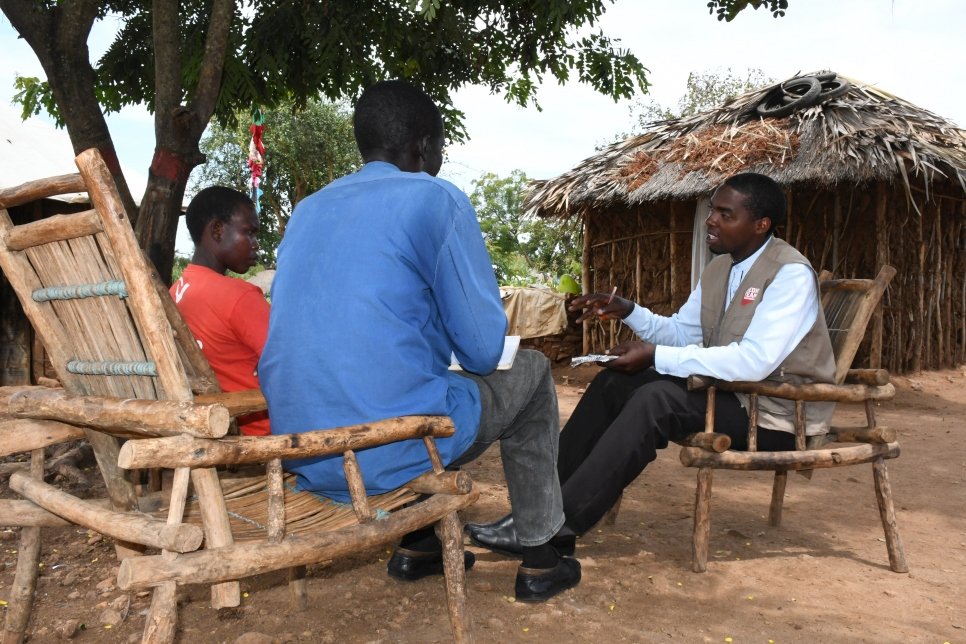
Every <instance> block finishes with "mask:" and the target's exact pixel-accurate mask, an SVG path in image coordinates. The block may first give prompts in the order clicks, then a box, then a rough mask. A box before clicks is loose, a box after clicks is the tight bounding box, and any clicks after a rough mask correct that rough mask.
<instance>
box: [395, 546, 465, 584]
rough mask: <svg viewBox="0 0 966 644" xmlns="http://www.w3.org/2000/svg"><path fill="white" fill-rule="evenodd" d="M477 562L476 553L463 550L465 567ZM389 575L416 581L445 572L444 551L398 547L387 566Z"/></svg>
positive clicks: (403, 579)
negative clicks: (421, 550) (422, 550)
mask: <svg viewBox="0 0 966 644" xmlns="http://www.w3.org/2000/svg"><path fill="white" fill-rule="evenodd" d="M474 563H476V555H474V554H473V553H472V552H466V551H464V552H463V567H464V569H466V570H469V569H470V568H472V567H473V564H474ZM387 570H388V572H389V576H390V577H392V578H393V579H398V580H400V581H416V580H417V579H422V578H423V577H428V576H429V575H442V574H443V553H442V552H419V551H417V550H409V549H407V548H396V550H395V552H393V553H392V557H390V558H389V565H388V566H387Z"/></svg>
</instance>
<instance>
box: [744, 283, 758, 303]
mask: <svg viewBox="0 0 966 644" xmlns="http://www.w3.org/2000/svg"><path fill="white" fill-rule="evenodd" d="M759 293H761V289H760V288H755V287H754V286H752V287H751V288H749V289H748V290H747V291H745V294H744V295H743V296H741V305H742V306H744V305H745V304H751V303H752V302H754V301H755V300H757V299H758V294H759Z"/></svg>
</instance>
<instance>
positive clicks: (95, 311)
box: [0, 150, 478, 642]
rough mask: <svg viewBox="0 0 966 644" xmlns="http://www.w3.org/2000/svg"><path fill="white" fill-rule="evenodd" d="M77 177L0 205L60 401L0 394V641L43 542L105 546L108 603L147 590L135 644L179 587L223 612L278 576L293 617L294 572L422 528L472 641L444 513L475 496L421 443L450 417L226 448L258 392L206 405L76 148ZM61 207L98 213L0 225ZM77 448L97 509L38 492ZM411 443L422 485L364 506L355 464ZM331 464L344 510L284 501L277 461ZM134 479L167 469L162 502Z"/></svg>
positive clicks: (105, 191) (456, 529) (16, 275)
mask: <svg viewBox="0 0 966 644" xmlns="http://www.w3.org/2000/svg"><path fill="white" fill-rule="evenodd" d="M76 162H77V166H78V168H79V169H80V174H78V175H65V176H60V177H52V178H49V179H44V180H40V181H35V182H31V183H28V184H24V185H21V186H18V187H15V188H9V189H5V190H0V268H2V270H3V272H4V274H5V275H6V277H7V279H8V280H9V281H10V283H11V285H12V286H13V287H14V289H15V290H16V292H17V294H18V297H19V299H20V301H21V304H22V306H23V308H24V311H25V312H26V314H27V316H28V317H29V319H30V321H31V323H32V324H33V326H34V328H35V330H36V332H37V334H38V335H39V337H40V338H41V340H42V341H43V343H44V345H45V347H46V349H47V352H48V354H49V356H50V359H51V362H52V363H53V367H54V369H55V370H56V372H57V375H58V378H59V381H60V383H61V385H62V387H63V388H45V387H4V388H0V437H2V441H0V455H7V454H11V453H15V452H26V451H29V452H30V454H31V461H30V468H29V473H28V472H18V473H15V474H13V475H12V476H11V478H10V487H11V489H12V490H14V491H16V492H17V493H18V494H19V495H21V496H22V497H23V498H24V499H25V500H23V501H21V500H0V525H13V526H21V528H22V529H21V544H20V548H19V553H18V562H17V573H16V577H15V581H14V587H13V589H12V592H11V594H10V597H9V608H8V610H7V620H6V624H5V630H4V642H17V641H21V640H22V639H23V637H24V634H25V632H26V629H27V624H28V620H29V617H30V609H31V604H32V597H33V591H34V587H35V584H36V577H37V568H38V566H37V564H38V556H39V549H40V530H41V528H42V527H44V526H56V525H69V524H75V525H78V526H83V527H85V528H88V529H91V530H95V531H97V532H100V533H102V534H104V535H106V536H109V537H113V538H114V539H115V540H116V544H117V550H118V554H119V556H120V557H121V559H122V560H121V565H120V571H119V579H118V585H119V587H120V588H122V589H124V590H133V589H145V588H153V589H154V594H153V598H152V604H151V609H150V611H149V614H148V617H147V620H146V624H145V630H144V635H143V641H145V642H160V641H171V640H173V638H174V634H175V629H176V619H177V616H176V610H177V602H176V590H177V586H178V585H183V584H212V603H213V606H215V607H218V608H220V607H230V606H237V605H238V604H239V602H240V593H239V585H238V581H237V580H238V579H240V578H242V577H247V576H251V575H257V574H260V573H263V572H268V571H273V570H281V569H290V571H291V572H290V585H291V588H292V593H293V599H294V601H295V603H296V606H297V607H304V604H305V589H304V566H306V565H307V564H311V563H316V562H320V561H323V560H331V559H335V558H338V557H341V556H345V555H349V554H351V553H354V552H357V551H359V550H360V549H365V548H370V547H373V546H377V545H379V544H384V543H388V542H391V541H394V540H396V539H398V538H399V537H400V536H401V535H403V534H405V533H407V532H410V531H412V530H415V529H417V528H421V527H424V526H429V525H433V524H435V525H436V529H437V532H438V533H439V534H440V537H441V539H442V541H443V544H444V556H443V559H444V569H445V578H446V581H445V586H446V594H447V608H448V612H449V616H450V620H451V622H452V627H453V637H454V639H455V640H456V641H464V640H466V639H468V638H469V634H470V623H469V617H468V615H467V611H466V607H465V573H464V568H463V546H462V531H461V527H460V524H459V519H458V517H457V511H458V510H460V509H462V508H465V507H466V506H468V505H470V504H471V503H473V502H474V501H475V500H476V498H477V496H478V491H477V490H475V489H474V487H473V485H472V481H471V480H470V479H469V477H468V475H467V474H466V473H465V472H444V470H443V466H442V463H441V462H440V458H439V455H438V453H437V451H436V447H435V443H434V441H433V439H434V438H436V437H442V436H450V435H452V433H453V431H454V429H453V424H452V422H451V421H450V419H448V418H445V417H433V416H411V417H403V418H393V419H387V420H383V421H379V422H375V423H371V424H367V425H360V426H353V427H343V428H337V429H331V430H324V431H313V432H308V433H305V434H300V435H282V436H265V437H246V436H226V433H227V430H228V427H229V422H230V418H231V417H232V416H234V415H240V414H244V413H249V412H251V411H253V410H257V409H264V408H265V401H264V399H263V398H262V396H261V394H260V392H257V391H255V392H236V393H232V394H224V393H220V392H219V391H218V389H217V385H216V384H215V380H214V377H213V374H212V373H211V370H210V368H209V367H208V365H207V363H206V362H205V360H204V357H203V356H202V355H201V353H200V351H199V350H198V348H197V346H196V345H195V342H194V339H193V337H192V336H191V333H190V331H189V330H188V329H187V327H186V325H185V324H184V322H183V320H182V319H181V317H180V316H179V315H178V312H177V309H176V307H175V306H174V303H173V302H172V301H171V298H170V297H169V296H168V293H167V289H166V287H165V286H164V285H163V284H162V283H161V281H160V280H159V279H158V277H157V275H156V274H154V271H153V268H152V267H151V266H150V265H149V263H148V262H147V261H146V260H145V258H144V255H143V253H142V252H141V249H140V248H138V246H137V244H136V242H135V239H134V235H133V232H132V230H131V227H130V223H129V221H128V219H127V217H126V215H125V212H124V209H123V207H122V205H121V201H120V199H119V197H118V195H117V191H116V188H115V186H114V183H113V181H112V179H111V175H110V173H109V172H108V170H107V168H106V166H105V165H104V162H103V160H102V159H101V157H100V154H99V153H98V152H97V151H96V150H88V151H85V152H83V153H82V154H80V155H79V156H78V157H77V159H76ZM72 192H87V193H88V194H89V195H90V199H91V202H92V204H93V208H92V209H91V210H87V211H85V212H81V213H77V214H72V215H58V216H54V217H50V218H48V219H44V220H41V221H38V222H35V223H30V224H25V225H21V226H13V225H12V223H11V221H10V218H9V216H8V214H7V211H6V208H9V207H12V206H14V205H18V204H22V203H27V202H30V201H33V200H36V199H40V198H44V197H50V196H54V195H59V194H64V193H72ZM78 438H86V439H87V440H88V441H90V443H91V445H92V446H93V448H94V451H95V455H96V458H97V462H98V466H99V468H100V470H101V473H102V475H103V477H104V481H105V484H106V488H107V494H108V497H109V498H108V499H105V500H81V499H78V498H76V497H74V496H72V495H70V494H67V493H65V492H63V491H61V490H59V489H57V488H55V487H53V486H51V485H48V484H46V483H45V482H44V480H43V459H44V448H45V447H46V446H48V445H52V444H55V443H59V442H64V441H70V440H76V439H78ZM119 438H120V439H126V442H124V444H123V446H122V445H121V444H120V443H119V440H118V439H119ZM408 439H421V440H422V441H423V442H424V444H425V447H426V449H427V453H428V455H429V459H430V462H431V463H432V472H429V473H427V474H424V475H423V476H421V477H419V478H418V479H416V480H415V481H413V482H411V483H410V484H408V485H407V486H405V487H404V488H400V489H399V490H396V491H394V492H391V493H387V494H383V495H379V496H372V497H370V496H367V495H366V492H365V488H364V485H363V482H362V477H361V475H360V472H359V466H358V463H357V460H356V457H355V451H356V450H359V449H364V448H368V447H372V446H376V445H381V444H385V443H388V442H392V441H398V440H408ZM337 454H338V455H341V456H342V458H343V462H344V468H345V472H346V477H347V480H348V482H349V487H350V491H351V497H352V503H351V505H348V504H335V503H332V502H326V501H325V500H319V499H318V498H317V497H315V496H314V495H312V494H309V493H305V492H303V493H296V492H294V491H293V490H292V489H291V486H286V484H285V480H284V474H283V472H282V467H281V461H282V460H283V459H290V458H305V457H310V456H325V455H337ZM253 464H259V467H260V470H259V471H260V476H258V477H255V478H252V477H251V476H245V475H242V474H239V473H228V472H221V473H219V472H218V471H217V470H216V469H215V468H216V467H217V466H221V465H233V466H240V467H243V466H252V465H253ZM135 468H151V469H155V468H172V469H173V473H172V474H171V477H170V480H171V483H170V487H169V489H168V490H166V491H165V492H164V493H160V494H148V495H145V496H141V497H139V496H137V495H136V494H135V486H134V484H133V482H132V476H131V472H130V471H129V470H132V469H135ZM189 482H190V487H191V489H189ZM192 490H193V491H192ZM417 501H418V502H417ZM159 517H160V518H159ZM202 543H203V547H202ZM151 551H153V552H155V553H156V554H150V552H151Z"/></svg>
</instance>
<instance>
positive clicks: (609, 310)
mask: <svg viewBox="0 0 966 644" xmlns="http://www.w3.org/2000/svg"><path fill="white" fill-rule="evenodd" d="M568 308H569V309H570V310H571V311H581V310H582V311H583V313H581V314H580V317H578V318H577V322H578V323H580V322H583V321H584V320H587V319H589V318H594V317H596V318H598V319H600V320H619V319H622V318H626V317H627V316H628V315H630V314H631V312H632V311H633V310H634V303H633V302H631V301H630V300H625V299H624V298H622V297H614V296H612V295H611V294H610V293H591V294H589V295H581V296H580V297H575V298H574V299H573V301H572V302H571V303H570V306H569V307H568Z"/></svg>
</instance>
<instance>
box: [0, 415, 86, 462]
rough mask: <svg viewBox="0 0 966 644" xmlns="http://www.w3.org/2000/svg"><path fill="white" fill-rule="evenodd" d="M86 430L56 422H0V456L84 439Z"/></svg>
mask: <svg viewBox="0 0 966 644" xmlns="http://www.w3.org/2000/svg"><path fill="white" fill-rule="evenodd" d="M84 435H85V434H84V430H83V429H81V428H80V427H74V426H73V425H68V424H66V423H60V422H57V421H54V420H22V419H21V420H7V421H0V456H9V455H10V454H19V453H21V452H27V451H30V450H32V449H39V448H41V447H47V446H48V445H56V444H57V443H66V442H69V441H74V440H79V439H81V438H84Z"/></svg>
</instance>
